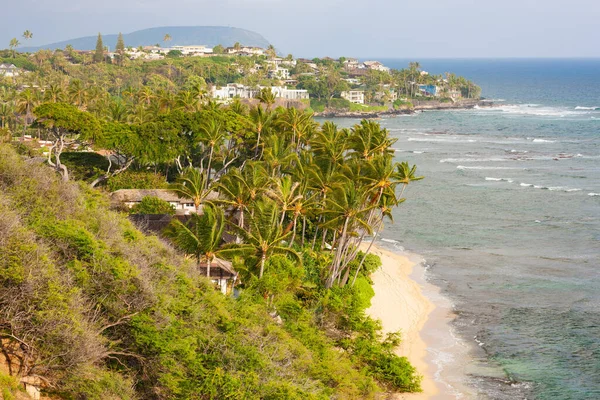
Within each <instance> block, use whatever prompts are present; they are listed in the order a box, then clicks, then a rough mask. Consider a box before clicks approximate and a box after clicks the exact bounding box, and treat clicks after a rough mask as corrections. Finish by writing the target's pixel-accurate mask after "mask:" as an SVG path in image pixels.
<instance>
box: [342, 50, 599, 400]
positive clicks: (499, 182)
mask: <svg viewBox="0 0 600 400" xmlns="http://www.w3.org/2000/svg"><path fill="white" fill-rule="evenodd" d="M381 61H382V62H383V63H384V64H385V65H387V66H389V67H392V68H402V67H405V66H407V65H408V62H409V60H408V59H381ZM420 63H421V68H422V69H423V70H425V71H428V72H429V73H432V74H440V73H444V72H447V71H448V72H453V73H456V74H457V75H463V76H465V77H467V78H468V79H471V80H473V81H474V82H476V83H477V84H478V85H480V86H481V88H482V96H483V97H485V98H488V99H493V100H494V104H495V107H493V108H480V109H473V110H453V111H426V112H421V113H417V114H415V115H411V116H397V117H390V118H383V119H381V121H380V122H381V125H382V126H383V127H384V128H387V129H388V130H389V131H390V133H391V135H392V137H394V138H396V139H397V142H396V144H395V145H394V147H395V149H396V159H397V161H409V162H410V163H414V164H416V165H417V166H418V169H417V171H418V173H419V175H424V176H425V177H426V178H425V179H424V180H423V181H420V182H416V183H415V184H411V185H410V186H409V188H408V190H407V192H406V197H407V202H406V203H405V204H403V205H402V206H400V207H399V208H398V209H397V210H395V213H394V220H395V221H396V222H395V224H393V225H388V226H387V227H386V229H385V230H384V231H383V232H382V234H381V237H382V238H385V239H387V240H393V241H394V242H395V243H397V245H398V246H402V247H404V248H406V249H407V250H409V251H412V252H415V253H418V254H420V255H422V256H423V257H424V258H425V259H426V265H427V278H428V280H429V281H430V282H431V283H433V284H435V285H437V286H439V287H440V288H441V289H442V291H443V293H444V295H445V296H447V297H448V298H449V299H450V301H451V302H452V304H453V311H454V312H455V313H456V314H457V318H456V319H455V320H454V322H453V329H454V330H455V331H456V332H457V333H458V334H459V336H460V338H461V339H462V340H464V341H465V342H468V343H470V344H471V347H472V350H471V352H470V357H469V359H468V360H462V359H461V360H458V359H454V360H452V354H449V355H445V356H446V358H445V361H443V362H446V363H447V364H448V365H449V366H452V363H453V362H454V363H455V364H456V363H462V364H463V365H455V366H456V367H459V368H460V369H461V370H464V371H467V372H468V373H466V374H465V376H464V377H463V379H464V383H465V384H466V385H467V386H469V387H472V388H473V390H474V391H475V392H476V393H477V398H489V399H525V398H527V399H531V398H535V399H598V398H600V291H599V290H598V288H599V287H600V59H587V58H586V59H421V60H420ZM334 120H335V121H336V122H337V123H338V124H339V125H341V126H352V125H353V124H354V123H356V122H358V120H352V119H334ZM440 362H442V360H440ZM464 364H467V365H464ZM457 398H459V396H458V395H457Z"/></svg>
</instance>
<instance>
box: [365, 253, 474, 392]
mask: <svg viewBox="0 0 600 400" xmlns="http://www.w3.org/2000/svg"><path fill="white" fill-rule="evenodd" d="M366 248H367V246H366V245H365V246H363V248H362V250H363V251H365V250H366ZM370 253H372V254H375V255H378V256H379V257H380V258H381V262H382V266H381V268H379V269H378V270H377V271H376V272H375V273H373V274H372V275H371V279H372V280H373V289H374V290H375V296H374V297H373V299H372V300H371V307H370V308H369V309H368V310H367V313H368V314H369V315H370V316H371V317H373V318H377V319H379V320H381V323H382V327H383V332H384V333H387V332H395V331H401V333H402V342H401V344H400V346H399V347H398V348H397V349H396V354H398V355H399V356H405V357H407V358H408V359H409V361H410V362H411V364H412V365H413V366H414V367H415V368H416V369H417V371H418V373H419V374H420V375H422V376H423V380H422V382H421V387H422V389H423V391H422V392H421V393H398V394H393V395H392V396H391V397H390V398H392V399H406V400H422V399H436V400H442V399H456V398H469V397H470V396H469V395H468V394H467V393H465V391H464V388H462V387H460V386H462V385H457V384H452V385H451V384H449V383H448V382H444V381H443V379H442V380H440V373H441V368H440V366H439V365H436V364H435V362H434V359H433V355H434V354H439V352H440V349H442V351H443V352H445V351H446V350H448V349H450V351H453V350H454V348H455V347H456V346H457V345H459V344H457V343H456V342H455V341H454V339H453V337H452V335H451V333H450V327H449V323H450V321H451V320H452V318H453V315H451V312H450V309H449V307H447V306H446V305H445V304H443V303H441V304H440V306H439V307H436V305H434V303H433V302H432V301H431V300H430V299H429V298H427V297H426V296H425V295H424V294H423V289H424V288H425V287H427V293H428V295H432V296H434V297H435V298H436V299H437V298H438V295H439V288H436V287H434V286H433V285H431V284H429V283H427V282H426V281H425V279H424V277H414V276H411V274H413V270H414V268H415V267H417V268H420V270H419V271H417V272H423V271H424V270H423V267H422V266H420V265H418V264H419V263H420V262H421V260H418V259H413V258H414V257H415V255H409V254H406V255H400V254H397V253H394V252H391V251H388V250H385V249H383V248H381V247H377V246H373V247H371V250H370ZM421 275H424V274H423V273H421ZM417 278H418V279H417ZM438 300H439V299H438ZM436 304H437V302H436ZM426 325H427V326H426ZM424 327H425V329H424ZM428 350H429V352H428ZM434 377H435V378H437V379H434ZM467 392H468V391H467ZM459 393H460V394H459ZM464 395H466V396H464ZM463 396H464V397H463Z"/></svg>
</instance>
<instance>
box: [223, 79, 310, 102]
mask: <svg viewBox="0 0 600 400" xmlns="http://www.w3.org/2000/svg"><path fill="white" fill-rule="evenodd" d="M265 88H267V89H271V91H272V92H273V95H275V98H278V99H287V100H305V99H308V98H309V95H308V91H307V90H303V89H288V88H286V87H283V86H261V87H250V86H244V85H242V84H239V83H228V84H227V86H222V87H216V86H215V87H213V88H212V89H211V96H212V98H214V99H218V100H228V99H233V98H236V97H237V98H240V99H252V98H255V97H256V96H258V94H259V93H260V91H261V89H265Z"/></svg>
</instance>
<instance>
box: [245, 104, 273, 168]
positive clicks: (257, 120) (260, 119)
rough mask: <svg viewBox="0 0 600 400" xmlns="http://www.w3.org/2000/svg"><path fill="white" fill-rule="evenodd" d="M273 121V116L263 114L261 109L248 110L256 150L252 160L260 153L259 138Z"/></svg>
mask: <svg viewBox="0 0 600 400" xmlns="http://www.w3.org/2000/svg"><path fill="white" fill-rule="evenodd" d="M272 120H273V114H271V113H268V112H265V111H264V110H263V108H262V107H260V106H256V107H254V108H253V109H251V110H250V121H251V122H252V124H253V125H254V130H255V131H256V149H255V150H254V158H257V157H258V154H259V151H260V138H261V134H262V132H263V130H264V129H266V128H268V127H269V125H270V123H271V121H272Z"/></svg>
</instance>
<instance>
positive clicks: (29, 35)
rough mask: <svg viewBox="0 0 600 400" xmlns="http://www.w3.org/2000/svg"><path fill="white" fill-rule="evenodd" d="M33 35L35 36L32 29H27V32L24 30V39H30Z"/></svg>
mask: <svg viewBox="0 0 600 400" xmlns="http://www.w3.org/2000/svg"><path fill="white" fill-rule="evenodd" d="M32 37H33V33H31V31H30V30H29V29H27V30H26V31H25V32H23V39H25V40H29V39H31V38H32Z"/></svg>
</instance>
